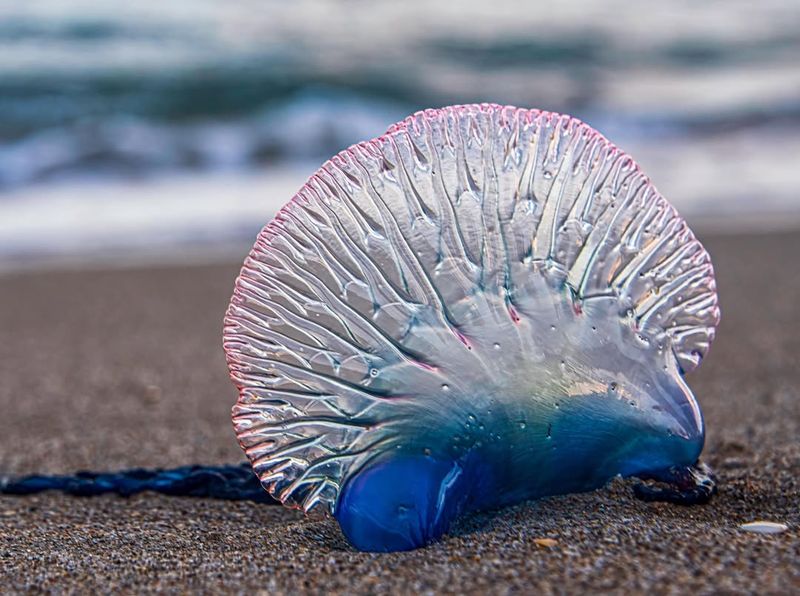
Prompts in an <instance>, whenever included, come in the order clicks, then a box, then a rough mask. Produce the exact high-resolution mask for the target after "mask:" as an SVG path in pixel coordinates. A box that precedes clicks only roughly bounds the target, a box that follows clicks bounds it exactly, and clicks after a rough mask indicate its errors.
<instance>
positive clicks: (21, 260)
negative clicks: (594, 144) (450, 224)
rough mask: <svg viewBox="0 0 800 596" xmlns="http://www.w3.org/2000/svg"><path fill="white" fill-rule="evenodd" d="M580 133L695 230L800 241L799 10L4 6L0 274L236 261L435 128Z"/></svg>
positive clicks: (740, 5) (761, 6) (512, 5)
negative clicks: (428, 114) (646, 183)
mask: <svg viewBox="0 0 800 596" xmlns="http://www.w3.org/2000/svg"><path fill="white" fill-rule="evenodd" d="M481 101H491V102H495V103H509V104H514V105H518V106H521V107H537V108H542V109H547V110H553V111H558V112H565V113H570V114H572V115H575V116H577V117H579V118H581V119H583V120H585V121H587V122H588V123H590V124H591V125H592V126H594V127H595V128H598V129H599V130H600V131H601V132H603V133H604V134H605V135H606V136H607V137H609V138H610V139H611V140H612V141H613V142H615V143H616V144H617V145H619V146H620V147H622V148H623V149H624V150H626V151H627V152H629V153H630V154H632V155H633V157H634V158H635V159H636V160H637V161H638V162H639V163H640V164H641V166H642V167H643V169H644V171H645V172H647V173H648V175H649V176H650V177H651V178H652V179H653V181H654V182H655V184H656V186H657V187H658V188H659V190H661V192H662V193H663V194H664V195H665V196H666V197H667V198H668V199H669V200H670V201H671V202H672V203H673V204H674V205H675V206H676V207H677V208H678V209H679V210H680V211H681V212H682V213H683V214H684V215H685V216H686V217H687V219H688V220H689V221H690V223H692V224H694V225H696V226H697V227H698V228H701V229H711V228H713V229H723V230H748V229H765V228H766V229H771V228H780V227H791V226H796V225H800V3H798V2H786V1H785V0H761V1H760V2H757V3H754V2H744V1H739V0H733V1H726V2H719V1H709V2H702V3H701V2H690V1H687V0H680V1H673V2H657V1H652V0H649V1H644V2H636V3H630V2H622V1H617V0H609V1H605V2H597V3H590V2H580V1H577V0H568V1H563V0H562V1H560V2H548V3H536V2H531V1H495V2H486V1H483V2H479V1H469V2H457V3H456V2H452V3H450V2H447V3H444V2H442V3H435V2H429V1H426V0H404V1H403V2H379V1H371V2H368V1H356V0H339V1H328V2H322V1H310V0H293V1H292V2H278V1H271V0H259V1H241V0H238V1H226V2H222V1H209V0H169V1H166V2H165V1H163V0H162V1H157V0H138V1H137V2H134V3H117V2H102V1H99V0H94V1H89V0H72V1H68V2H67V1H58V0H28V1H26V2H18V1H14V2H11V1H6V0H0V263H2V264H4V266H6V267H7V266H9V265H10V266H20V265H22V266H28V264H30V263H40V262H53V261H54V260H56V261H70V262H72V261H76V262H81V263H83V262H87V261H103V262H109V261H110V262H115V263H118V262H121V261H124V260H125V259H143V258H152V259H156V260H160V259H163V258H167V257H169V258H177V259H184V260H186V259H200V260H203V259H208V258H213V257H214V255H218V254H230V252H231V251H237V254H241V253H242V252H243V251H244V250H245V249H246V247H247V246H248V245H249V244H250V243H251V242H252V240H253V238H254V235H255V234H256V232H257V231H258V229H259V228H260V227H261V226H262V225H263V224H264V223H266V221H267V220H268V219H269V218H270V217H271V216H272V215H273V214H274V213H275V212H276V210H277V209H278V208H279V207H280V206H281V205H282V204H283V203H285V202H286V201H287V200H289V199H290V198H291V196H292V195H293V194H294V192H295V191H296V190H297V189H298V188H299V187H300V186H301V185H302V183H303V182H304V180H305V179H306V178H307V177H308V175H310V174H311V173H312V172H313V171H314V170H315V169H316V168H317V167H318V166H319V165H320V164H321V163H322V162H323V161H324V160H325V159H326V158H328V157H330V156H332V155H333V154H334V153H336V152H337V151H339V150H341V149H343V148H345V147H346V146H348V145H350V144H352V143H355V142H357V141H360V140H363V139H366V138H370V137H373V136H376V135H378V134H380V133H382V132H383V131H384V130H385V129H386V128H387V127H388V126H389V125H390V124H391V123H393V122H395V121H396V120H399V119H401V118H403V117H404V116H406V115H408V114H410V113H412V112H414V111H416V110H418V109H422V108H427V107H438V106H442V105H447V104H453V103H467V102H481Z"/></svg>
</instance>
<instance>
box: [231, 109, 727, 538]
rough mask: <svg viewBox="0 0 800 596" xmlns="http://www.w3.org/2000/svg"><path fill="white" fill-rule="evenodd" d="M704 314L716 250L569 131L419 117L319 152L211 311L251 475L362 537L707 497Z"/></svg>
mask: <svg viewBox="0 0 800 596" xmlns="http://www.w3.org/2000/svg"><path fill="white" fill-rule="evenodd" d="M718 321H719V308H718V305H717V294H716V288H715V282H714V274H713V268H712V265H711V262H710V259H709V256H708V254H707V252H706V251H705V249H704V248H703V247H702V245H701V244H700V243H699V242H698V241H697V240H696V239H695V237H694V236H693V234H692V232H691V231H690V230H689V228H688V227H687V225H686V223H685V222H684V221H683V219H682V218H681V217H680V216H679V215H678V214H677V213H676V211H675V209H674V208H673V207H672V206H671V205H670V204H669V203H667V201H666V200H665V199H664V198H663V197H662V196H661V195H660V194H659V193H658V192H657V191H656V189H655V188H654V187H653V185H652V184H651V183H650V181H649V180H648V178H647V177H646V176H645V175H644V174H643V173H642V172H641V171H640V169H639V168H638V166H637V165H636V164H635V163H634V161H633V160H632V159H631V158H630V157H628V156H627V155H625V154H624V153H623V152H622V151H620V150H619V149H617V148H616V147H615V146H614V145H612V144H611V143H609V142H608V141H607V140H606V139H605V138H603V136H601V135H600V134H599V133H598V132H596V131H595V130H593V129H592V128H590V127H589V126H587V125H586V124H584V123H582V122H580V121H578V120H576V119H574V118H571V117H569V116H563V115H559V114H554V113H547V112H542V111H537V110H527V109H517V108H513V107H501V106H496V105H468V106H456V107H449V108H444V109H440V110H427V111H424V112H420V113H417V114H415V115H413V116H411V117H409V118H408V119H406V120H404V121H402V122H400V123H398V124H396V125H394V126H392V127H391V128H389V130H388V131H387V133H386V134H385V135H383V136H381V137H378V138H376V139H373V140H371V141H368V142H364V143H361V144H358V145H355V146H353V147H351V148H349V149H347V150H345V151H343V152H341V153H339V154H338V155H337V156H335V157H334V158H333V159H331V160H330V161H328V162H327V163H326V164H324V165H323V166H322V167H321V168H320V170H319V171H317V172H316V173H315V174H314V175H313V176H312V177H311V178H310V179H309V181H308V182H307V184H306V185H305V186H304V187H303V188H302V189H301V190H300V191H299V192H298V193H297V195H296V196H295V197H294V198H293V199H292V200H291V201H290V202H289V203H288V204H287V205H286V206H285V207H284V208H283V209H282V210H281V211H280V212H279V213H278V215H277V216H276V217H275V219H274V220H273V221H272V222H270V223H269V224H267V226H266V227H265V228H264V229H263V230H262V232H261V233H260V235H259V237H258V240H257V241H256V244H255V246H254V247H253V249H252V251H251V252H250V255H249V256H248V258H247V259H246V261H245V263H244V267H243V268H242V271H241V274H240V276H239V278H238V280H237V281H236V287H235V291H234V294H233V298H232V300H231V304H230V307H229V309H228V312H227V316H226V318H225V331H224V347H225V351H226V355H227V360H228V364H229V368H230V373H231V378H232V379H233V381H234V383H235V384H236V386H237V387H238V389H239V400H238V403H237V404H236V405H235V406H234V408H233V423H234V427H235V430H236V434H237V436H238V439H239V442H240V444H241V446H242V448H243V449H244V451H245V453H246V455H247V457H248V458H249V460H250V462H251V464H252V466H253V470H254V471H255V473H256V475H257V476H258V477H259V479H260V481H261V483H262V485H263V486H264V487H265V488H266V490H267V491H268V492H269V493H270V494H271V495H272V496H273V497H274V498H275V499H277V500H279V501H281V502H282V503H283V504H285V505H287V506H290V507H295V508H301V509H303V510H305V511H310V510H315V509H318V510H322V511H325V512H328V513H330V514H332V515H333V516H334V517H335V518H336V519H337V520H338V522H339V524H340V526H341V529H342V531H343V533H344V535H345V536H346V537H347V539H348V540H349V541H350V543H351V544H352V545H353V546H355V547H356V548H358V549H361V550H367V551H396V550H407V549H413V548H417V547H421V546H424V545H426V544H428V543H430V542H432V541H435V540H437V539H439V538H440V537H441V536H442V535H443V534H445V533H447V531H448V529H449V528H450V526H451V524H452V522H453V521H454V520H455V519H456V518H457V517H458V516H460V515H462V514H465V513H468V512H470V511H475V510H480V509H489V508H497V507H502V506H505V505H510V504H513V503H517V502H519V501H522V500H526V499H534V498H538V497H543V496H547V495H555V494H562V493H568V492H575V491H586V490H591V489H594V488H597V487H600V486H602V485H603V484H604V483H606V482H607V481H608V480H609V479H611V478H612V477H615V476H617V475H621V476H626V477H627V476H637V477H640V478H647V479H654V480H657V481H660V482H662V483H666V484H667V485H670V486H667V487H661V488H655V487H652V486H646V485H639V487H638V489H637V493H638V495H639V496H640V497H642V498H645V499H665V500H672V501H676V502H682V503H690V502H703V501H706V500H708V498H710V496H711V494H712V493H713V491H714V482H713V479H712V477H711V475H710V472H709V470H708V469H707V468H706V467H705V466H703V464H700V463H699V462H698V458H699V456H700V453H701V451H702V448H703V441H704V425H703V417H702V414H701V411H700V408H699V406H698V403H697V401H696V399H695V397H694V396H693V394H692V392H691V390H690V389H689V387H688V385H687V384H686V382H685V381H684V374H685V373H687V372H690V371H692V370H694V369H695V368H696V367H697V366H698V365H699V364H700V362H701V360H702V358H703V356H704V355H705V354H706V352H707V351H708V349H709V345H710V343H711V341H712V339H713V337H714V330H715V327H716V325H717V324H718Z"/></svg>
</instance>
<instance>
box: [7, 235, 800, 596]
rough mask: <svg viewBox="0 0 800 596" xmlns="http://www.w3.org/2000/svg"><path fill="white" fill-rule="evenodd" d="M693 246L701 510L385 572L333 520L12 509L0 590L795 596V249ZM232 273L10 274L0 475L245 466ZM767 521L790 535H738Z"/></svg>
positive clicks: (513, 513)
mask: <svg viewBox="0 0 800 596" xmlns="http://www.w3.org/2000/svg"><path fill="white" fill-rule="evenodd" d="M702 239H703V240H704V241H705V243H706V245H707V247H708V248H709V250H710V252H711V254H712V256H713V258H714V262H715V265H716V269H717V275H718V280H719V289H720V296H721V302H722V309H723V322H722V325H721V328H720V330H719V333H718V336H717V341H716V343H715V344H714V347H713V348H712V350H711V353H710V355H709V357H708V358H707V360H706V362H704V363H703V366H702V367H701V368H700V369H699V370H698V371H697V372H695V373H693V374H692V375H690V377H689V382H690V384H691V386H692V387H693V389H694V390H695V393H696V394H697V395H698V397H699V400H700V402H701V404H702V407H703V410H704V413H705V416H706V422H707V426H708V441H707V446H706V450H705V460H706V461H707V462H708V463H710V464H711V465H712V466H713V467H714V468H715V469H716V471H717V473H718V476H719V483H720V494H719V495H718V496H717V498H715V499H714V500H713V501H712V503H711V504H710V505H707V506H699V507H692V508H684V507H679V506H675V505H667V504H646V503H642V502H640V501H638V500H636V499H635V498H633V497H632V495H631V490H630V483H629V482H622V481H616V482H614V483H612V485H611V486H609V487H607V488H604V489H602V490H599V491H595V492H593V493H586V494H581V495H570V496H566V497H559V498H551V499H546V500H541V501H537V502H532V503H526V504H522V505H519V506H516V507H513V508H510V509H506V510H503V511H500V512H491V513H485V514H481V515H478V516H475V517H473V518H470V519H468V520H466V521H465V522H464V523H462V524H461V525H460V526H459V528H458V529H457V531H456V532H455V534H454V535H452V536H450V537H448V538H446V539H445V540H444V541H443V542H441V543H439V544H436V545H433V546H431V547H429V548H426V549H422V550H418V551H415V552H409V553H397V554H390V555H376V554H365V553H358V552H355V551H353V550H352V549H351V548H349V547H348V545H347V543H346V542H345V541H344V539H343V537H342V536H341V534H340V532H339V530H338V528H337V526H336V524H335V523H334V522H332V521H329V520H318V519H304V518H303V516H302V515H300V514H298V513H296V512H292V511H287V510H284V509H283V508H281V507H276V506H267V505H256V504H251V503H231V502H221V501H210V500H202V499H190V498H171V497H163V496H157V495H151V494H146V495H140V496H137V497H133V498H130V499H123V498H119V497H113V496H104V497H96V498H90V499H85V498H76V497H66V496H62V495H58V494H44V495H39V496H34V497H24V498H19V497H2V498H0V590H3V591H6V590H11V591H21V590H29V591H80V592H88V591H92V592H94V591H99V592H117V591H119V590H127V591H141V590H154V589H164V590H172V591H187V590H191V591H248V592H249V591H255V590H266V591H268V592H270V593H272V592H284V593H288V592H296V591H310V592H392V593H404V592H415V593H419V592H427V591H435V592H474V593H480V592H485V591H490V592H493V593H495V592H496V593H505V592H531V591H537V592H544V593H547V592H561V593H575V592H583V591H585V590H588V589H594V590H600V591H607V592H620V593H630V592H645V591H646V592H650V593H656V594H660V593H687V592H695V593H712V592H715V593H719V592H736V593H739V592H755V591H758V592H762V593H788V592H798V591H800V444H798V443H799V440H798V438H799V437H800V356H799V354H800V306H799V305H798V302H799V301H800V233H790V234H780V235H773V236H745V235H740V236H712V237H704V238H702ZM237 270H238V265H236V264H232V265H228V266H222V265H215V266H195V267H181V268H178V267H172V268H168V267H164V268H152V267H151V268H148V269H126V270H116V271H114V270H94V271H59V272H53V273H48V272H41V271H39V272H31V273H16V274H9V275H7V276H4V277H0V471H2V472H5V473H15V474H20V473H31V472H47V473H65V472H71V471H75V470H77V469H94V470H111V469H118V468H126V467H133V466H149V467H150V466H176V465H183V464H190V463H208V464H216V463H230V462H237V461H240V460H241V459H242V456H241V453H240V451H239V448H238V446H237V445H236V442H235V439H234V436H233V431H232V429H231V425H230V418H229V411H230V406H231V405H232V403H233V402H234V401H235V395H236V393H235V390H234V388H233V386H232V385H231V384H230V382H229V381H228V379H227V371H226V368H225V363H224V358H223V355H222V349H221V347H220V334H221V325H222V323H221V321H222V314H223V312H224V309H225V306H226V304H227V301H228V298H229V295H230V291H231V289H232V285H233V280H234V277H235V276H236V273H237ZM565 473H568V472H567V471H565ZM757 519H765V520H770V521H776V522H782V523H786V524H788V525H789V530H788V531H786V532H784V533H782V534H778V535H773V536H764V535H758V534H752V533H746V532H743V531H741V530H739V529H738V526H739V524H741V523H743V522H748V521H753V520H757ZM542 538H548V539H552V541H554V542H552V543H548V542H547V541H545V542H542V541H541V540H540V539H542ZM537 541H538V542H537ZM548 544H550V545H549V546H548Z"/></svg>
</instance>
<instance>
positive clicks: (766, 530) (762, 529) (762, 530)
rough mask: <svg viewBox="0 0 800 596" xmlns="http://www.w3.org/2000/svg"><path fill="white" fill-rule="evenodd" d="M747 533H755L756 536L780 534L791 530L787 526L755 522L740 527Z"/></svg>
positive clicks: (768, 522)
mask: <svg viewBox="0 0 800 596" xmlns="http://www.w3.org/2000/svg"><path fill="white" fill-rule="evenodd" d="M739 529H740V530H744V531H745V532H755V533H756V534H780V533H781V532H785V531H786V530H788V529H789V526H787V525H786V524H779V523H777V522H770V521H754V522H749V523H746V524H742V525H740V526H739Z"/></svg>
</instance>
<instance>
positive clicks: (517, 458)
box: [335, 396, 703, 552]
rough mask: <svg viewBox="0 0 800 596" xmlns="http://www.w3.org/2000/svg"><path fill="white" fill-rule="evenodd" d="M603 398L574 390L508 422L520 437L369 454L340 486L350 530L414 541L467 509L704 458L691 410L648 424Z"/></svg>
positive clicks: (396, 544) (342, 513)
mask: <svg viewBox="0 0 800 596" xmlns="http://www.w3.org/2000/svg"><path fill="white" fill-rule="evenodd" d="M603 400H605V396H582V397H574V398H570V399H569V400H565V401H564V403H563V404H562V405H560V406H559V408H557V409H553V410H552V411H551V415H550V416H549V417H546V418H544V419H543V420H542V421H541V422H539V423H538V424H534V425H531V426H530V427H529V426H527V425H526V427H525V428H524V429H521V428H519V426H517V428H511V427H509V428H506V429H505V430H506V431H507V432H508V433H509V434H511V435H514V440H513V442H496V443H490V444H488V445H481V446H480V447H472V448H471V449H470V450H469V451H468V452H467V453H465V454H462V455H461V457H458V458H453V459H448V460H442V459H435V458H433V457H431V456H429V455H424V454H421V453H420V454H417V455H411V454H408V453H406V452H405V450H404V451H401V452H400V453H389V454H386V455H385V456H382V457H378V458H376V459H375V460H374V461H370V462H368V463H367V464H366V465H365V466H364V467H363V468H362V469H360V470H359V471H358V472H357V473H356V474H355V475H354V476H353V478H352V479H351V480H350V481H349V482H348V484H347V485H346V486H345V487H344V489H343V490H342V493H341V496H340V498H339V501H338V504H337V507H336V513H335V515H336V518H337V520H338V521H339V524H340V525H341V528H342V531H343V532H344V534H345V536H346V537H347V539H348V540H349V541H350V543H351V544H353V546H355V547H356V548H358V549H359V550H365V551H381V552H383V551H397V550H409V549H414V548H419V547H421V546H425V545H427V544H430V543H431V542H433V541H436V540H438V539H439V538H441V536H442V535H444V534H446V533H447V532H448V530H449V528H450V525H451V523H452V522H453V520H454V519H455V518H457V517H458V516H459V515H461V514H463V513H467V512H470V511H476V510H482V509H491V508H496V507H501V506H505V505H510V504H514V503H517V502H520V501H523V500H526V499H535V498H540V497H545V496H550V495H558V494H565V493H571V492H582V491H587V490H593V489H595V488H599V487H601V486H603V485H604V484H605V483H606V482H607V481H608V480H610V479H611V478H613V477H614V476H617V475H621V476H639V475H641V476H647V477H653V476H659V475H665V474H666V473H667V471H668V470H669V469H671V468H687V467H690V466H692V465H693V464H694V463H695V462H696V461H697V459H698V457H699V455H700V452H701V451H702V448H703V428H702V425H700V426H697V425H696V424H695V422H694V419H693V418H692V417H691V416H689V417H685V418H684V419H683V420H682V421H681V422H682V424H683V426H682V427H680V428H679V429H677V432H674V431H673V429H670V428H667V427H662V428H659V427H657V426H647V425H643V424H642V423H641V420H639V419H638V417H637V416H635V415H632V414H631V412H629V411H626V408H627V410H630V406H628V405H627V404H624V405H623V404H622V403H619V404H611V408H610V409H611V411H606V412H605V413H604V414H603V413H602V412H601V408H608V407H609V404H608V403H605V402H604V401H603ZM601 404H602V405H601ZM614 410H616V411H614ZM497 430H498V432H502V429H499V428H498V429H497ZM434 432H435V431H432V433H434ZM427 442H428V443H434V442H435V439H434V437H431V436H428V437H427Z"/></svg>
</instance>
